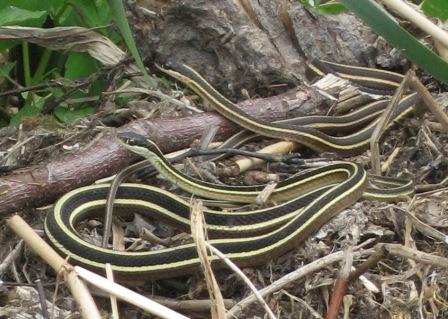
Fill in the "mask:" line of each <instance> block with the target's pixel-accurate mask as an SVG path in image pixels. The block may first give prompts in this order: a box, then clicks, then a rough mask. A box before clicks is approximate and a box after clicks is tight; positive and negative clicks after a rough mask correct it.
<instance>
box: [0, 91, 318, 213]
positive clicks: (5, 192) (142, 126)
mask: <svg viewBox="0 0 448 319" xmlns="http://www.w3.org/2000/svg"><path fill="white" fill-rule="evenodd" d="M297 96H300V97H304V96H306V97H308V100H306V99H303V98H297ZM310 102H311V104H312V103H315V102H316V101H315V100H314V101H313V99H309V92H303V91H302V92H301V91H300V90H293V91H290V92H288V93H285V94H281V95H277V96H273V97H270V98H266V99H255V100H251V101H243V102H241V103H240V104H239V105H240V106H241V107H242V108H244V110H245V111H246V112H247V113H249V114H251V115H252V116H255V117H257V118H260V119H264V120H276V119H281V118H285V117H286V116H291V115H292V114H293V113H296V114H297V113H298V111H299V108H300V111H303V110H304V109H305V110H306V109H307V108H309V106H308V105H307V104H308V103H310ZM208 126H217V127H218V128H219V131H218V133H217V138H220V139H225V138H226V137H228V136H229V135H230V134H233V133H234V132H236V131H237V130H238V127H237V126H236V125H235V124H233V123H231V122H230V121H228V120H226V119H224V118H223V117H221V116H220V115H218V114H217V113H215V112H205V113H200V114H196V115H192V116H184V117H176V118H171V119H155V120H151V121H146V120H136V121H133V122H131V123H129V124H126V125H124V126H122V127H120V128H119V129H118V131H119V132H120V131H129V130H131V131H134V132H137V133H139V134H142V135H145V136H148V137H149V138H151V139H153V140H154V141H155V142H156V143H157V144H158V145H160V147H161V148H162V150H163V151H164V152H172V151H175V150H178V149H182V148H186V147H189V146H190V145H191V143H192V142H193V141H194V140H195V139H199V138H200V137H201V135H202V133H203V131H204V130H205V129H206V127H208ZM115 135H116V132H114V131H113V130H112V129H111V130H108V131H105V132H104V133H102V134H100V135H99V136H98V137H97V138H96V139H95V141H94V142H93V143H90V145H89V146H88V147H87V148H85V149H83V150H81V151H79V152H77V153H76V154H70V155H66V156H63V157H61V158H60V159H58V160H55V161H52V162H50V163H47V164H41V165H35V166H32V167H28V168H26V169H22V170H18V171H15V172H13V173H11V174H8V175H5V176H3V177H1V178H0V195H1V196H0V214H6V213H11V212H15V211H19V210H21V209H23V208H25V207H37V206H39V205H46V204H49V203H52V202H53V201H54V200H56V199H57V198H58V197H59V196H61V195H62V194H64V193H66V192H68V191H70V190H72V189H74V188H77V187H80V186H83V185H88V184H91V183H93V182H94V181H95V180H98V179H100V178H104V177H106V176H109V175H112V174H114V173H116V172H117V171H119V170H120V169H122V168H123V167H125V166H126V165H128V164H129V163H130V162H132V161H133V160H135V159H136V158H135V157H134V156H133V155H132V154H130V153H129V152H128V151H127V150H125V149H124V148H122V147H121V146H120V145H119V144H118V143H117V141H116V139H115Z"/></svg>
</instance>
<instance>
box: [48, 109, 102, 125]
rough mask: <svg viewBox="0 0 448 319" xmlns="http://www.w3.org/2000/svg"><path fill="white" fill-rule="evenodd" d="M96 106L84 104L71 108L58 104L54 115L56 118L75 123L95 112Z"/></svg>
mask: <svg viewBox="0 0 448 319" xmlns="http://www.w3.org/2000/svg"><path fill="white" fill-rule="evenodd" d="M94 112H95V108H94V107H93V106H84V107H80V108H76V109H69V108H67V107H65V106H62V105H60V106H57V107H56V108H55V109H54V115H55V116H56V118H57V119H58V120H59V121H61V122H64V123H73V122H75V121H77V120H79V119H81V118H83V117H86V116H87V115H90V114H93V113H94Z"/></svg>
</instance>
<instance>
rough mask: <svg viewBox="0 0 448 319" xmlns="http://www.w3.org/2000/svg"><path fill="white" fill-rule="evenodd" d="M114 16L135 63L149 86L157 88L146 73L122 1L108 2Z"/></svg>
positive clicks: (113, 0) (109, 0) (110, 0)
mask: <svg viewBox="0 0 448 319" xmlns="http://www.w3.org/2000/svg"><path fill="white" fill-rule="evenodd" d="M108 2H109V6H110V9H111V11H112V15H113V17H114V20H115V23H116V24H117V27H118V29H119V30H120V32H121V35H122V36H123V38H124V41H125V42H126V45H127V47H128V49H129V51H131V54H132V56H133V57H134V60H135V63H136V64H137V66H138V68H139V69H140V71H141V72H142V73H143V76H144V78H145V80H146V81H147V82H148V84H149V86H150V87H152V88H155V87H156V86H157V84H156V82H155V81H154V80H153V79H152V78H151V77H150V76H149V75H148V73H147V72H146V69H145V66H144V65H143V61H142V59H141V57H140V54H139V53H138V50H137V46H136V45H135V42H134V38H133V37H132V33H131V29H130V28H129V24H128V20H127V19H126V12H125V11H124V6H123V2H122V0H108Z"/></svg>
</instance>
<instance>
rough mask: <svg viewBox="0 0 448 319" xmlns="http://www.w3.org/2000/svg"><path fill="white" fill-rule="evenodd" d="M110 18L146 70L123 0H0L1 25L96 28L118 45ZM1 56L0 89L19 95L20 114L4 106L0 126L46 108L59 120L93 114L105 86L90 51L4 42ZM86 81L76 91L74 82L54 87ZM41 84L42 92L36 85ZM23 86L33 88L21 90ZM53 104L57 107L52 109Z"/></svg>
mask: <svg viewBox="0 0 448 319" xmlns="http://www.w3.org/2000/svg"><path fill="white" fill-rule="evenodd" d="M112 22H115V23H116V25H117V26H118V29H119V31H120V32H121V34H122V35H123V38H124V39H125V42H126V44H127V45H128V47H129V48H130V51H131V53H132V55H133V56H134V58H135V60H136V61H137V64H138V65H139V67H140V70H142V72H143V73H144V74H146V72H145V71H144V67H143V63H142V62H141V59H140V57H139V55H138V52H137V49H136V47H135V44H134V42H133V39H132V36H131V33H130V30H129V26H128V24H127V21H126V17H125V14H124V8H123V6H122V3H121V0H76V1H75V0H2V1H1V3H0V26H25V27H40V28H52V27H66V26H81V27H85V28H90V29H91V28H95V31H96V32H99V33H100V34H102V35H104V36H106V37H107V38H109V39H111V40H113V41H114V42H115V43H119V42H120V41H121V36H120V34H119V33H118V32H117V31H115V29H114V28H112V27H111V26H112ZM1 60H3V61H5V63H4V64H3V65H1V66H0V89H1V91H11V92H13V93H15V95H16V96H19V98H20V105H19V107H18V112H15V113H13V114H11V116H10V115H9V113H8V112H7V111H6V109H5V108H3V109H1V110H0V126H5V125H7V124H12V125H15V124H18V123H20V121H21V120H22V119H23V118H24V117H28V116H33V115H37V114H40V113H41V112H42V111H43V110H47V111H48V110H50V111H51V113H52V114H53V115H54V116H55V117H56V118H57V119H58V120H59V121H61V122H73V121H75V120H77V119H79V118H80V117H84V116H86V115H88V114H91V113H93V112H94V110H95V104H96V102H92V100H95V98H94V97H95V96H99V95H100V93H101V92H102V91H103V89H104V86H105V82H104V80H103V79H102V77H100V76H96V77H95V76H92V75H94V74H95V73H99V72H101V71H102V69H101V65H100V64H99V63H98V62H97V61H96V60H95V59H94V58H92V57H91V56H90V55H89V54H87V53H80V52H70V51H54V50H51V49H48V48H44V47H40V46H38V45H35V44H31V43H28V42H26V41H14V40H0V61H1ZM86 79H89V80H90V81H86V83H85V85H83V86H78V87H77V89H72V88H70V85H69V86H68V87H66V86H64V85H51V83H54V81H53V80H57V81H58V82H59V83H61V82H64V81H65V82H69V80H70V81H72V82H71V83H75V82H73V81H75V80H76V81H79V80H83V81H85V80H86ZM146 79H147V81H148V83H150V85H151V84H153V83H151V82H150V78H149V76H147V75H146ZM52 81H53V82H52ZM45 83H46V84H48V85H45ZM37 86H38V87H39V90H35V89H33V88H35V87H37ZM23 87H26V88H30V89H29V90H23V89H22V88H23ZM14 91H16V92H14ZM23 91H25V92H23ZM19 93H20V94H19ZM0 99H1V100H0V101H1V102H2V104H1V105H8V102H9V101H8V100H7V97H3V98H0ZM73 101H75V102H76V103H74V102H73ZM79 101H81V102H79ZM51 105H53V107H49V106H51ZM9 109H13V108H9Z"/></svg>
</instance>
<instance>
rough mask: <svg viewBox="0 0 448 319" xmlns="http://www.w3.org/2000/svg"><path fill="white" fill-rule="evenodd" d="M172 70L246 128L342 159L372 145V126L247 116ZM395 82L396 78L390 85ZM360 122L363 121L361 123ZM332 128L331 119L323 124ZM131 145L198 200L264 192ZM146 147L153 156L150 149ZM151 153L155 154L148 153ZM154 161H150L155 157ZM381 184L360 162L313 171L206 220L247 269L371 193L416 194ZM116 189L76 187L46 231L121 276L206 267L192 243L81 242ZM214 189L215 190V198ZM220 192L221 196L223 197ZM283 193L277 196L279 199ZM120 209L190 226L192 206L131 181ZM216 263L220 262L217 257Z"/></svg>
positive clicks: (90, 263)
mask: <svg viewBox="0 0 448 319" xmlns="http://www.w3.org/2000/svg"><path fill="white" fill-rule="evenodd" d="M163 70H164V72H166V73H168V74H170V75H172V76H174V77H175V78H177V79H179V80H181V81H182V82H184V83H185V84H187V85H188V86H190V87H191V88H192V89H193V90H194V91H196V92H197V93H198V94H199V95H200V96H202V97H203V98H205V99H207V100H209V101H211V105H213V106H214V107H215V108H216V110H217V111H218V112H220V113H222V114H224V115H225V116H228V117H229V118H230V119H231V120H233V121H235V122H236V123H238V124H240V125H241V126H243V127H244V128H246V129H249V130H251V131H254V132H256V133H259V134H262V135H266V136H268V137H273V138H281V139H287V140H292V141H295V142H299V143H301V144H304V145H306V146H308V147H310V148H312V149H314V150H316V151H332V152H336V153H338V154H342V155H351V154H357V153H359V152H360V151H361V150H363V149H364V148H365V145H366V141H368V137H369V136H370V135H369V134H371V133H369V132H370V130H371V127H373V125H374V124H372V123H375V120H372V122H371V124H368V125H367V126H366V127H365V128H364V129H361V130H360V131H358V132H357V133H354V134H351V135H349V136H347V137H334V136H330V135H327V134H325V133H323V132H321V131H318V130H316V129H315V128H312V127H306V126H304V125H301V126H298V127H295V126H292V125H290V124H286V125H285V124H281V123H280V124H275V123H274V124H272V123H266V122H262V121H256V120H255V119H253V118H251V117H249V116H247V114H244V113H243V112H241V111H239V109H238V108H236V107H235V106H234V105H233V104H232V103H231V102H230V101H228V100H227V99H225V98H224V97H223V96H222V95H220V94H219V93H218V92H217V91H216V90H215V89H214V88H213V87H211V86H210V85H209V84H208V83H207V82H206V81H205V80H204V79H203V78H202V77H201V76H200V75H199V74H198V73H197V72H196V71H194V70H193V69H191V68H189V67H187V66H185V65H182V66H179V65H177V66H176V67H173V69H169V70H168V69H163ZM388 81H389V80H388ZM414 102H415V95H409V96H407V97H405V98H404V99H403V100H402V102H401V103H400V105H399V107H398V111H397V112H396V114H395V118H396V119H398V118H400V117H402V116H404V115H405V114H407V113H408V112H409V111H410V109H411V108H412V105H413V104H414ZM358 120H359V119H357V118H355V119H354V121H355V122H356V121H358ZM323 123H324V124H327V123H326V122H325V119H324V120H323ZM121 138H122V139H123V141H124V142H125V143H126V144H127V145H128V146H129V148H130V149H132V150H133V151H134V152H137V153H140V154H141V155H143V156H145V157H146V158H150V159H153V162H152V164H153V165H154V166H155V167H156V168H157V169H158V170H159V171H160V172H162V173H163V174H164V175H166V176H170V177H168V179H170V180H172V181H174V182H175V183H176V184H178V185H179V186H181V187H182V188H185V189H187V190H190V191H191V192H192V193H194V194H195V195H198V196H204V197H207V196H209V197H211V198H223V199H229V200H234V201H241V202H250V201H252V200H253V197H254V196H256V194H257V193H258V192H259V191H260V187H258V186H254V187H252V186H228V187H224V186H222V187H221V186H217V185H215V184H207V183H203V182H198V181H196V180H192V179H190V178H189V177H187V176H185V175H183V174H181V173H179V172H178V171H176V170H174V169H172V167H171V165H170V164H169V163H168V162H167V161H166V160H165V158H164V157H163V154H162V153H161V152H160V150H159V149H158V147H157V145H155V144H154V143H152V142H151V141H150V140H146V139H144V140H142V139H141V138H139V137H137V136H135V135H132V134H131V135H129V134H127V135H126V134H124V136H121ZM143 149H146V150H147V151H146V152H143V153H142V151H143ZM148 154H149V155H148ZM148 156H149V157H148ZM377 181H378V182H379V183H380V184H381V183H383V184H385V185H392V188H391V191H390V192H389V193H388V192H387V191H383V190H378V189H374V188H371V187H369V188H366V183H367V173H366V172H365V170H364V169H363V168H362V167H361V166H360V165H358V164H355V163H351V162H342V161H338V162H334V163H331V164H329V165H327V166H324V167H320V168H314V169H309V170H305V171H303V172H300V173H298V174H296V175H294V176H293V177H291V178H289V179H287V180H285V181H283V182H280V183H279V185H278V186H277V188H276V190H277V194H278V195H276V194H273V196H274V197H273V198H274V199H275V200H279V201H284V202H283V203H281V204H279V205H277V206H274V207H271V208H265V209H259V210H254V211H249V212H240V213H232V214H225V213H224V212H220V211H211V210H207V211H205V218H206V222H207V223H208V224H209V229H210V233H211V235H212V236H214V235H215V234H216V235H217V236H221V235H224V236H230V237H232V238H227V239H213V240H211V244H212V245H214V246H215V247H216V248H218V249H219V250H221V251H222V252H223V253H225V254H226V255H227V256H228V257H229V258H231V259H232V260H234V261H236V262H237V263H238V264H240V265H241V266H248V265H254V264H258V263H261V262H264V261H266V260H267V259H270V258H273V257H274V256H278V255H281V254H283V253H284V252H286V251H288V250H290V249H291V248H292V247H294V246H296V245H297V243H299V242H300V241H303V240H304V239H305V238H307V236H309V235H310V234H311V233H312V232H314V231H315V230H316V229H317V228H319V227H320V226H321V225H322V224H324V223H325V222H326V221H328V220H329V219H330V218H332V217H333V216H334V215H335V214H337V213H338V212H339V211H341V210H342V209H344V208H346V207H348V206H350V205H351V204H353V203H354V202H356V201H357V200H358V199H359V198H360V197H361V196H363V194H365V196H367V197H375V198H379V199H391V198H397V196H399V195H400V194H401V195H406V194H409V192H410V191H412V189H411V185H410V184H406V183H402V182H399V181H394V180H391V179H383V180H382V179H381V178H378V179H377ZM108 187H109V185H93V186H87V187H83V188H79V189H76V190H73V191H71V192H69V193H67V194H66V195H64V196H63V197H62V198H61V199H60V200H58V202H57V203H56V205H55V207H54V210H53V212H52V213H51V214H49V215H48V216H47V219H46V222H45V232H46V235H47V237H48V238H49V240H50V242H51V243H52V245H53V246H54V247H55V248H56V249H57V250H59V251H60V252H61V253H63V254H64V255H68V256H70V257H71V259H73V260H74V261H75V262H76V263H79V264H82V265H84V266H86V267H89V268H93V269H96V270H102V269H104V267H105V263H110V264H111V265H112V269H113V270H114V271H116V272H117V274H119V275H123V276H139V275H142V274H145V275H148V276H150V277H156V278H160V277H164V276H175V275H181V274H183V273H185V272H186V271H188V270H191V269H194V268H195V267H197V266H198V264H199V259H198V257H197V253H196V248H195V246H194V245H193V244H185V245H181V246H177V247H173V248H166V249H163V250H157V251H144V252H127V251H126V252H124V251H113V250H110V249H105V248H101V247H98V246H96V245H93V244H91V243H89V242H86V241H84V240H83V239H81V238H80V236H79V235H78V234H77V232H76V230H75V226H76V224H77V223H78V222H79V221H81V220H83V219H85V218H87V217H90V216H94V215H95V214H98V212H101V211H102V209H103V208H104V205H105V202H106V200H105V198H106V195H107V191H108ZM206 191H211V192H212V194H213V195H212V196H210V195H207V194H208V193H207V192H206ZM216 194H218V195H217V196H216ZM276 196H277V198H276ZM115 207H116V208H117V210H118V211H121V212H123V213H124V214H129V211H130V210H131V211H132V212H138V213H141V214H145V215H150V216H156V217H159V218H161V219H165V220H167V221H169V222H173V223H176V224H180V225H183V226H184V227H186V225H188V224H189V205H188V203H186V202H185V201H183V200H182V199H180V198H179V197H177V196H175V195H173V194H172V193H171V192H168V191H165V190H162V189H159V188H155V187H152V186H147V185H142V184H123V185H122V186H121V187H120V188H119V189H118V193H117V197H116V203H115ZM210 258H211V260H212V262H214V263H220V261H219V260H218V259H217V258H216V257H215V256H211V257H210Z"/></svg>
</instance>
